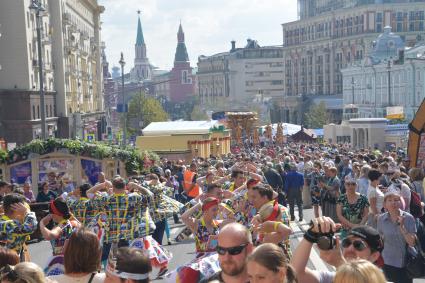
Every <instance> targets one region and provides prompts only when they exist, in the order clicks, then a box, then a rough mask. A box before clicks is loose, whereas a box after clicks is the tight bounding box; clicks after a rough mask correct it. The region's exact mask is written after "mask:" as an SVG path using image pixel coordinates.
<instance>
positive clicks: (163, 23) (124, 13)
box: [98, 0, 297, 69]
mask: <svg viewBox="0 0 425 283" xmlns="http://www.w3.org/2000/svg"><path fill="white" fill-rule="evenodd" d="M98 2H99V4H100V5H103V6H104V7H105V9H106V10H105V12H104V14H102V18H101V21H102V22H103V24H102V40H103V41H105V42H106V55H107V58H108V61H109V64H110V66H114V65H118V63H117V62H118V61H119V56H120V52H121V51H123V52H124V58H125V61H126V62H127V65H126V67H127V68H130V67H132V66H133V65H134V64H133V60H134V44H135V41H136V27H137V12H136V11H137V10H139V9H140V10H141V11H142V14H141V20H142V27H143V34H144V38H145V42H146V45H147V55H148V57H149V60H150V62H151V64H153V65H155V66H157V67H159V68H160V69H170V68H171V67H172V65H173V60H174V53H175V49H176V45H177V30H178V25H179V22H180V20H181V22H182V26H183V30H184V32H185V37H186V46H187V49H188V53H189V57H190V60H191V65H192V66H193V67H196V62H197V58H198V56H199V55H212V54H214V53H218V52H223V51H227V50H229V49H230V41H231V40H236V46H237V47H243V46H244V45H245V44H246V39H247V38H251V39H255V40H257V41H258V43H259V44H260V45H278V44H282V29H281V24H282V23H285V22H290V21H294V20H296V18H297V0H125V1H124V0H98Z"/></svg>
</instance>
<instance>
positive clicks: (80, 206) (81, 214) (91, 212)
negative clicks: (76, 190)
mask: <svg viewBox="0 0 425 283" xmlns="http://www.w3.org/2000/svg"><path fill="white" fill-rule="evenodd" d="M66 203H67V204H68V206H69V208H70V209H71V211H72V213H73V214H74V216H75V218H77V219H78V221H80V223H81V224H82V225H83V226H86V225H87V224H88V223H89V222H90V221H91V219H92V218H93V217H94V216H95V215H96V214H97V213H98V210H97V209H96V207H95V206H94V204H93V202H92V201H91V200H90V199H88V198H84V197H82V198H79V199H74V198H68V199H67V200H66Z"/></svg>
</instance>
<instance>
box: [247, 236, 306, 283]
mask: <svg viewBox="0 0 425 283" xmlns="http://www.w3.org/2000/svg"><path fill="white" fill-rule="evenodd" d="M247 270H248V278H249V282H251V283H261V282H276V283H296V282H298V280H297V278H296V275H295V271H294V269H293V268H292V266H290V265H288V263H287V258H286V256H285V254H284V252H283V251H282V249H281V248H280V247H279V246H277V245H275V244H271V243H267V244H262V245H260V246H258V247H257V248H256V249H255V250H254V252H253V253H252V254H251V255H250V256H249V257H248V261H247Z"/></svg>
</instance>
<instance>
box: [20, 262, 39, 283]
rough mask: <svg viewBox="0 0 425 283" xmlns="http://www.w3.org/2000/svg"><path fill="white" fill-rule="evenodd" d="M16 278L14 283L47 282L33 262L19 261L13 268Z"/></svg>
mask: <svg viewBox="0 0 425 283" xmlns="http://www.w3.org/2000/svg"><path fill="white" fill-rule="evenodd" d="M14 270H15V272H16V274H17V275H18V280H16V281H15V282H14V283H45V282H47V280H46V277H45V276H44V272H43V270H42V269H41V268H40V267H39V266H38V265H37V264H35V263H33V262H21V263H19V264H17V265H16V266H15V268H14Z"/></svg>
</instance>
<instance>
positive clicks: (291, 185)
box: [284, 163, 304, 221]
mask: <svg viewBox="0 0 425 283" xmlns="http://www.w3.org/2000/svg"><path fill="white" fill-rule="evenodd" d="M289 166H290V170H289V172H288V173H287V174H286V176H285V189H284V191H285V193H286V195H287V196H288V203H289V211H290V213H291V221H294V220H295V211H294V209H295V202H296V203H297V207H298V217H299V221H302V220H303V199H302V190H303V186H304V176H303V174H301V173H298V172H297V166H296V165H295V163H291V164H290V165H289Z"/></svg>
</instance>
